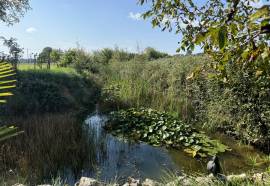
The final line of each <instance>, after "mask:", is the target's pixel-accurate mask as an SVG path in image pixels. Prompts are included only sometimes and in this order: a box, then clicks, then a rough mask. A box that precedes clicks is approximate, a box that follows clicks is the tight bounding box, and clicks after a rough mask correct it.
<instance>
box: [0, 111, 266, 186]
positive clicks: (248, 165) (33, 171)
mask: <svg viewBox="0 0 270 186" xmlns="http://www.w3.org/2000/svg"><path fill="white" fill-rule="evenodd" d="M72 118H73V119H74V117H72V116H70V115H69V114H67V115H49V116H34V117H33V118H31V119H27V120H25V119H24V118H22V119H21V120H16V122H13V123H22V124H23V125H22V128H24V135H21V136H19V137H18V138H14V139H13V141H10V142H9V144H10V146H7V148H4V146H3V149H4V152H1V153H2V154H1V156H0V160H1V162H3V163H2V164H1V165H0V171H2V170H4V177H6V175H5V172H7V174H9V170H10V169H12V170H14V171H15V172H18V173H19V174H20V176H21V177H22V178H26V179H27V182H29V183H30V184H32V185H36V184H41V183H50V182H51V180H52V178H56V177H59V176H60V177H61V179H63V180H65V181H66V182H67V183H68V184H70V185H72V184H74V183H75V182H76V181H78V179H79V178H80V177H81V176H86V177H93V178H97V179H99V180H102V181H107V182H111V181H112V182H113V181H117V182H118V183H122V182H124V181H126V179H127V177H129V176H131V177H134V178H138V179H139V178H140V179H145V178H150V179H154V180H159V179H160V178H161V177H162V176H163V175H164V173H165V172H168V171H171V172H174V173H177V174H181V172H185V173H188V174H204V173H207V171H206V164H207V161H208V160H207V158H204V159H195V158H192V157H191V156H189V155H188V154H187V153H185V152H184V151H183V150H175V149H166V148H163V147H153V146H151V145H148V144H146V143H135V142H131V141H127V140H125V139H120V138H117V137H115V136H113V135H111V134H110V133H108V132H107V131H105V130H104V129H103V126H104V125H105V123H106V121H107V117H106V116H105V115H101V114H98V113H96V114H92V115H90V116H89V117H87V119H86V120H84V124H83V126H82V125H81V124H80V123H78V122H77V121H76V120H75V119H74V120H75V121H72V120H73V119H72ZM212 137H213V138H215V139H220V140H221V141H222V143H224V144H226V145H228V146H229V147H230V148H231V149H232V151H230V152H226V153H223V154H221V155H219V157H220V161H221V165H222V168H223V172H224V173H225V174H231V173H235V174H238V173H243V172H247V171H250V170H254V171H262V170H265V168H266V165H265V164H261V165H260V164H256V162H258V160H259V157H263V154H262V153H260V152H259V151H257V150H255V149H254V148H252V147H251V146H247V145H242V144H240V143H238V142H237V141H235V140H232V139H230V138H228V137H225V136H222V135H220V134H217V135H214V136H212ZM12 148H13V149H14V150H13V151H12V150H9V151H6V150H5V149H12ZM1 157H2V158H1ZM4 160H6V161H4ZM5 162H6V163H5ZM10 162H15V164H12V163H10ZM4 163H5V164H4ZM255 164H256V166H255ZM2 165H3V166H2ZM258 165H259V166H258ZM1 174H2V175H3V173H2V172H1ZM4 177H2V178H4ZM15 178H16V175H15ZM16 179H17V178H16ZM9 180H14V178H13V177H12V176H11V177H10V179H9ZM0 184H1V176H0ZM14 184H15V183H14Z"/></svg>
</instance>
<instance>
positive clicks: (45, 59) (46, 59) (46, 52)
mask: <svg viewBox="0 0 270 186" xmlns="http://www.w3.org/2000/svg"><path fill="white" fill-rule="evenodd" d="M52 51H53V49H52V48H51V47H45V48H43V50H42V52H41V53H40V54H39V55H38V58H37V63H38V65H39V66H40V67H42V64H43V63H46V64H47V69H50V68H51V60H52V59H51V53H52Z"/></svg>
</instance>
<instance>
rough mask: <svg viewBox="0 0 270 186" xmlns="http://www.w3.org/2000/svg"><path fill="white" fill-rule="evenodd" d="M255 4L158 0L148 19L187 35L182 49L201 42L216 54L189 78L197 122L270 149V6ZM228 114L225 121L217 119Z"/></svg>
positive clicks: (249, 0) (248, 1)
mask: <svg viewBox="0 0 270 186" xmlns="http://www.w3.org/2000/svg"><path fill="white" fill-rule="evenodd" d="M139 2H140V3H141V4H145V3H146V2H148V1H145V0H139ZM256 3H257V1H255V0H254V1H253V0H243V1H240V0H235V1H229V0H228V1H219V0H207V1H205V3H203V4H200V5H199V4H196V3H194V1H192V0H191V1H179V0H173V1H170V0H165V1H160V0H153V1H151V2H149V4H150V9H149V11H147V12H145V14H144V18H151V19H152V25H153V26H159V27H161V28H162V30H166V29H168V30H169V31H175V32H176V33H177V34H182V36H183V38H182V41H181V46H180V49H179V50H178V51H180V50H187V51H192V50H194V48H195V46H201V47H202V48H203V50H204V53H206V54H208V55H209V56H210V57H211V59H212V60H211V61H210V62H209V63H208V64H206V65H205V66H203V67H201V69H199V70H195V71H194V72H193V73H192V74H191V75H190V76H189V79H192V78H193V79H194V80H191V81H193V83H191V87H192V88H191V89H190V91H191V93H192V94H193V96H195V97H193V98H195V99H194V100H193V107H194V109H195V110H196V111H197V112H198V113H199V115H197V116H198V117H197V118H200V119H198V120H200V121H202V122H204V123H205V126H207V127H208V126H209V125H208V124H210V125H211V126H217V127H220V128H223V129H224V130H225V131H226V130H228V129H229V130H234V131H236V133H235V134H236V135H237V136H238V137H239V138H241V139H244V140H246V141H248V142H250V143H252V144H256V145H257V146H260V147H262V148H263V149H264V150H265V151H266V152H269V151H270V144H269V141H270V140H269V139H270V133H269V132H270V124H269V111H270V100H269V83H268V82H269V77H270V71H269V67H270V63H269V62H270V55H269V54H270V48H269V41H270V23H269V20H270V19H269V15H270V5H269V4H264V5H263V6H261V7H256ZM257 5H258V4H257ZM196 76H197V77H196ZM207 78H212V80H207ZM193 88H194V89H193ZM195 91H196V92H195ZM199 95H200V96H199ZM222 106H226V108H223V109H222ZM223 114H224V116H226V117H224V118H223V119H222V120H219V119H220V117H216V116H222V115H223Z"/></svg>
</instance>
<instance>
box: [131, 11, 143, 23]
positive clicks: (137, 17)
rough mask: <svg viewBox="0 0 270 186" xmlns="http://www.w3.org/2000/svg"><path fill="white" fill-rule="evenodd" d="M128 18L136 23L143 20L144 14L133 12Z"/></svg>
mask: <svg viewBox="0 0 270 186" xmlns="http://www.w3.org/2000/svg"><path fill="white" fill-rule="evenodd" d="M128 17H129V18H130V19H133V20H135V21H140V20H142V14H141V13H133V12H129V15H128Z"/></svg>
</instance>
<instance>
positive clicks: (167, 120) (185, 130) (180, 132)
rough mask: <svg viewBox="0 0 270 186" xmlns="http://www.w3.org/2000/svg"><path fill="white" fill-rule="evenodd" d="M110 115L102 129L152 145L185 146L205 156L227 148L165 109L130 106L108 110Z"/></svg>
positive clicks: (196, 154) (190, 152)
mask: <svg viewBox="0 0 270 186" xmlns="http://www.w3.org/2000/svg"><path fill="white" fill-rule="evenodd" d="M109 118H110V119H109V120H108V124H107V125H106V126H105V129H107V130H109V131H111V132H112V134H113V135H116V136H122V137H127V138H130V139H133V140H136V141H144V142H147V143H149V144H151V145H154V146H167V147H173V148H177V149H184V151H185V152H187V153H188V154H190V155H192V156H193V157H207V156H208V155H215V154H218V153H223V152H225V151H227V150H230V148H229V147H228V146H226V145H223V144H222V143H220V142H219V141H218V140H213V139H210V138H209V137H208V136H206V135H205V134H204V133H202V132H198V131H197V130H196V129H195V128H193V127H192V126H191V125H189V124H187V123H184V122H182V121H181V120H179V119H177V118H176V117H173V116H172V115H170V114H168V113H166V112H159V111H156V110H153V109H145V108H140V109H135V108H131V109H128V110H120V111H116V112H111V113H110V117H109Z"/></svg>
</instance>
